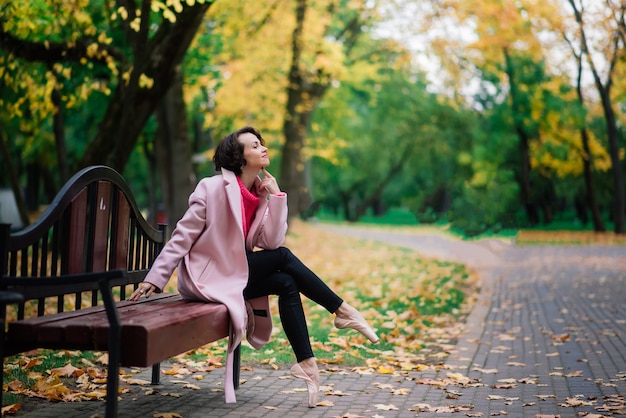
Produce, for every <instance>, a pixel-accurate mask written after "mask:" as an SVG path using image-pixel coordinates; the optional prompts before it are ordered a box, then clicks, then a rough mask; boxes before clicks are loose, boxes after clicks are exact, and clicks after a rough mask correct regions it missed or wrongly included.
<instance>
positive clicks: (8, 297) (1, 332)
mask: <svg viewBox="0 0 626 418" xmlns="http://www.w3.org/2000/svg"><path fill="white" fill-rule="evenodd" d="M23 299H24V298H23V296H22V295H21V294H20V293H16V292H7V291H0V357H2V369H0V407H2V406H4V390H2V388H3V387H4V338H5V334H6V331H5V329H4V323H5V321H6V316H7V305H9V304H11V303H18V302H21V301H22V300H23Z"/></svg>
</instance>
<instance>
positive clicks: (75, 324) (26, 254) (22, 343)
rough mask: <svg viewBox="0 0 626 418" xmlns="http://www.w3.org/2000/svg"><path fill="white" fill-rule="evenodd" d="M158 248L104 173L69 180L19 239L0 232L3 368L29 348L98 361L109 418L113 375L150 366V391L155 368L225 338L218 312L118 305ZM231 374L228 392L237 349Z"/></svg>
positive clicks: (166, 303) (156, 301)
mask: <svg viewBox="0 0 626 418" xmlns="http://www.w3.org/2000/svg"><path fill="white" fill-rule="evenodd" d="M164 244H165V226H163V225H161V226H160V227H159V228H158V229H156V228H154V227H152V226H151V225H149V224H148V223H147V222H146V220H145V219H144V217H143V215H142V214H141V212H140V211H139V209H138V207H137V205H136V203H135V200H134V197H133V195H132V193H131V192H130V189H129V187H128V185H127V184H126V182H125V181H124V180H123V179H122V177H121V176H120V175H119V174H118V173H117V172H115V171H114V170H112V169H111V168H109V167H105V166H96V167H88V168H86V169H84V170H81V171H80V172H79V173H77V174H76V175H74V176H73V177H72V178H71V179H70V180H69V181H68V182H67V183H66V184H65V185H64V186H63V188H62V189H61V191H60V192H59V193H58V195H57V196H56V197H55V199H54V200H53V202H52V203H51V204H50V205H49V207H48V208H47V209H46V211H45V212H44V213H43V214H42V215H41V216H40V218H39V219H38V220H37V221H36V222H35V223H34V224H32V225H30V226H28V227H27V228H25V229H24V230H21V231H17V232H11V226H10V225H7V224H0V276H1V277H0V325H3V324H4V325H6V324H8V325H7V326H2V327H1V332H2V335H1V338H0V354H1V356H2V359H3V362H4V358H5V356H7V355H14V354H18V353H21V352H25V351H29V350H32V349H35V348H50V349H71V350H96V351H108V353H109V364H108V370H107V389H106V390H107V395H108V394H113V396H107V397H106V417H107V418H112V417H116V416H117V396H116V395H117V393H118V388H119V367H120V365H122V366H127V367H129V366H138V367H147V366H152V383H154V384H158V383H159V378H160V366H159V363H160V362H161V361H164V360H167V359H168V358H170V357H173V356H175V355H178V354H182V353H184V352H187V351H190V350H193V349H195V348H199V347H201V346H203V345H205V344H208V343H210V342H213V341H217V340H219V339H222V338H224V337H227V336H228V334H229V327H230V319H229V316H228V310H227V308H226V306H224V305H222V304H216V303H205V302H189V301H184V300H183V299H182V298H181V296H180V295H177V294H169V293H162V294H155V295H152V296H151V297H150V298H142V299H141V300H140V301H138V302H129V301H127V300H126V299H127V297H128V296H129V295H130V294H132V292H133V291H134V290H135V289H137V287H138V285H139V283H141V281H142V280H143V279H144V277H145V276H146V274H147V273H148V271H149V269H150V267H151V266H152V263H153V262H154V260H155V258H156V257H157V255H158V254H159V252H160V251H161V249H162V248H163V245H164ZM68 300H73V303H69V304H68ZM85 303H87V306H84V305H85ZM9 309H10V310H11V311H10V312H11V313H12V315H11V316H9V317H7V312H9ZM13 314H15V315H13ZM7 318H8V319H7ZM234 367H235V368H234V370H233V383H234V386H235V388H237V387H238V386H239V348H237V349H236V351H235V354H234ZM3 378H4V373H2V374H1V375H0V384H2V379H3Z"/></svg>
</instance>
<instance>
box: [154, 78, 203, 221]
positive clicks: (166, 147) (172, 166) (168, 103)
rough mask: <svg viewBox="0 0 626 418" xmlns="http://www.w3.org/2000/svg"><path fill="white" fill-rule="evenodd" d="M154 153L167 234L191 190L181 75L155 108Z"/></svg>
mask: <svg viewBox="0 0 626 418" xmlns="http://www.w3.org/2000/svg"><path fill="white" fill-rule="evenodd" d="M157 120H158V128H157V134H156V154H157V161H158V167H159V170H158V172H159V175H160V178H161V191H162V198H163V201H164V203H165V207H166V211H167V220H168V225H169V228H168V229H169V233H171V231H172V230H173V228H174V226H175V225H176V222H178V220H179V219H180V218H181V217H182V216H183V214H184V213H185V211H186V210H187V207H188V200H189V195H190V194H191V192H192V191H193V187H194V183H195V182H194V181H192V179H193V177H194V175H193V167H192V166H191V146H190V142H189V134H188V127H187V118H186V114H185V103H184V100H183V79H182V74H181V73H180V72H179V73H178V74H177V77H176V80H175V82H174V84H173V85H172V87H171V88H170V90H169V91H168V92H167V94H166V95H165V97H164V99H163V101H162V103H161V105H160V106H159V108H158V111H157Z"/></svg>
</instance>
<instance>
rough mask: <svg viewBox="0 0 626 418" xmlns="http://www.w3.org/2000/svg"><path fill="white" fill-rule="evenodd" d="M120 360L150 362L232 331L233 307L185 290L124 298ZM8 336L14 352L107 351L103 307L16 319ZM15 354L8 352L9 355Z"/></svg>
mask: <svg viewBox="0 0 626 418" xmlns="http://www.w3.org/2000/svg"><path fill="white" fill-rule="evenodd" d="M117 312H118V314H119V317H120V324H121V336H120V345H121V346H122V347H125V348H124V349H123V350H121V352H120V365H122V366H126V367H131V366H137V367H148V366H152V365H153V364H155V363H159V362H161V361H163V360H164V359H168V358H170V357H173V356H175V355H178V354H180V353H182V352H186V351H189V350H193V349H195V348H198V347H200V346H202V345H204V344H207V343H209V342H212V341H216V340H219V339H221V338H225V337H227V336H228V310H227V309H226V306H224V305H222V304H217V303H204V302H186V301H184V300H182V298H181V297H180V295H175V294H167V293H166V294H160V295H156V296H155V297H154V298H153V299H152V300H150V299H142V300H141V301H139V302H127V301H124V302H120V303H118V304H117ZM7 339H8V340H10V341H11V342H12V344H11V348H12V349H13V351H15V350H16V348H17V347H19V349H18V351H17V352H23V351H26V350H30V349H33V348H65V347H74V348H75V349H80V350H96V351H108V349H109V347H108V339H109V322H108V319H107V314H106V311H105V309H104V307H100V306H99V307H94V308H87V309H81V310H79V311H72V312H63V313H61V314H56V315H47V316H43V317H37V318H32V319H27V320H23V321H17V322H12V323H10V324H9V327H8V332H7ZM11 354H15V353H13V352H10V351H9V352H7V353H6V355H11Z"/></svg>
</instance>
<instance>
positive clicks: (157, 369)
mask: <svg viewBox="0 0 626 418" xmlns="http://www.w3.org/2000/svg"><path fill="white" fill-rule="evenodd" d="M160 383H161V363H156V364H153V365H152V384H153V385H158V384H160Z"/></svg>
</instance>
